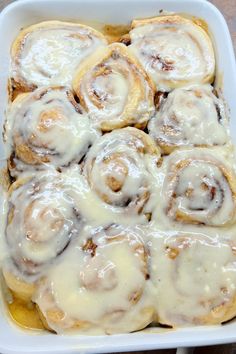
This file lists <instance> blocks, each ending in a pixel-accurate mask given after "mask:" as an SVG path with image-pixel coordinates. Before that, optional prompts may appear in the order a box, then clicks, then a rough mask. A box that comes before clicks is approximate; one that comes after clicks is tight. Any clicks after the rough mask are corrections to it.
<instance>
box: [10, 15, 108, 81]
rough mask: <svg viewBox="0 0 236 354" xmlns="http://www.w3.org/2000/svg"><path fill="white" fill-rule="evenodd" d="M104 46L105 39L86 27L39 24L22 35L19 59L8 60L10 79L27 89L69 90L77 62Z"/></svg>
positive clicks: (59, 23)
mask: <svg viewBox="0 0 236 354" xmlns="http://www.w3.org/2000/svg"><path fill="white" fill-rule="evenodd" d="M105 45H106V40H105V38H104V37H103V36H102V35H101V34H100V33H98V32H97V31H95V30H93V29H92V28H90V27H87V26H83V25H76V26H75V25H74V26H73V25H71V26H70V25H68V24H66V23H65V24H63V22H62V23H61V22H58V23H57V24H53V22H52V24H50V22H48V23H46V24H44V23H42V25H41V26H40V25H37V27H36V28H32V30H31V31H29V32H28V33H27V32H26V34H25V36H24V38H23V40H22V42H21V48H20V52H19V53H18V55H19V57H18V58H13V59H12V76H13V77H14V78H15V79H16V80H17V79H18V78H19V77H20V78H21V77H22V78H23V80H24V81H25V82H26V83H27V84H28V85H36V86H47V85H55V86H56V85H69V86H70V85H71V81H72V76H73V74H74V71H75V69H76V68H77V67H78V65H79V64H80V63H81V61H82V60H84V59H85V58H86V57H88V56H89V55H90V54H92V53H93V52H94V50H95V49H96V48H98V47H101V46H103V47H104V46H105Z"/></svg>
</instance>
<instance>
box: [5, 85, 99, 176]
mask: <svg viewBox="0 0 236 354" xmlns="http://www.w3.org/2000/svg"><path fill="white" fill-rule="evenodd" d="M7 121H8V125H9V135H11V142H12V152H13V157H12V158H11V159H10V160H9V168H10V170H11V173H12V175H15V174H17V173H19V172H20V171H25V170H27V169H32V166H35V167H37V168H46V167H47V166H50V167H55V168H60V167H63V166H68V165H69V164H71V163H78V162H79V161H80V160H81V158H82V157H83V156H84V155H85V154H86V152H87V150H88V148H89V146H90V145H91V144H92V143H93V142H94V141H95V140H96V139H97V138H98V137H99V135H100V133H99V131H97V130H96V129H94V128H93V127H92V125H91V123H90V121H89V118H88V117H87V115H86V114H85V113H84V112H82V109H81V107H80V106H79V105H78V103H77V102H76V101H75V99H74V96H73V94H72V92H71V91H70V90H69V89H67V88H65V87H53V88H48V87H46V88H40V89H37V90H35V91H34V92H32V93H25V94H21V95H20V96H18V97H17V99H16V100H15V101H14V102H13V103H12V105H11V107H10V110H9V112H8V114H7ZM8 138H9V136H8Z"/></svg>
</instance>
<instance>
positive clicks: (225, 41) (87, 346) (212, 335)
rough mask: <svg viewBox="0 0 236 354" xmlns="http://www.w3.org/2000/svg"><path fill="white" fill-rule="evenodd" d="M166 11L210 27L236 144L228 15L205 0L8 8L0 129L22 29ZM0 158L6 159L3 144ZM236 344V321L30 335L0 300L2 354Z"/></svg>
mask: <svg viewBox="0 0 236 354" xmlns="http://www.w3.org/2000/svg"><path fill="white" fill-rule="evenodd" d="M161 9H164V10H166V11H174V12H185V13H189V14H191V15H194V16H197V17H200V18H202V19H204V20H205V21H206V22H207V23H208V25H209V30H210V33H211V35H212V38H213V41H214V44H215V50H216V56H217V68H218V79H219V80H220V83H221V85H222V88H223V93H224V96H225V99H226V101H227V102H228V105H229V107H230V110H231V118H232V119H231V134H232V136H233V139H234V141H235V142H236V100H235V93H236V65H235V58H234V52H233V47H232V42H231V39H230V35H229V31H228V28H227V25H226V23H225V20H224V18H223V16H222V15H221V14H220V12H219V11H218V10H217V9H216V8H215V7H214V6H213V5H211V4H210V3H209V2H207V1H205V0H176V1H175V0H160V1H159V0H112V1H111V0H56V1H55V0H22V1H17V2H15V3H13V4H12V5H10V6H8V7H7V8H6V9H5V10H4V11H3V12H2V13H1V15H0V46H1V57H0V120H1V121H0V126H1V125H2V121H3V119H4V110H5V107H6V103H7V90H6V87H7V77H8V67H9V49H10V46H11V43H12V41H13V39H14V37H15V36H16V34H17V33H18V31H19V30H20V28H22V27H25V26H28V25H30V24H33V23H36V22H40V21H43V20H49V19H60V20H72V21H73V20H78V21H79V20H82V21H87V22H90V21H96V22H103V23H113V24H125V23H128V22H129V21H130V20H131V19H133V18H137V17H148V16H154V15H157V14H158V13H159V10H161ZM0 157H4V151H3V145H2V143H1V144H0ZM3 163H4V162H3ZM235 341H236V320H234V321H231V322H230V323H228V324H225V325H224V326H215V327H213V326H212V327H191V328H186V329H178V330H169V329H168V330H167V329H160V328H152V329H149V330H144V331H140V332H137V333H133V334H124V335H112V336H94V337H92V336H90V337H89V336H74V335H73V336H72V335H71V336H70V335H66V336H57V335H54V334H50V333H47V332H37V331H35V332H32V331H31V332H29V331H25V330H21V329H19V328H18V327H17V326H16V325H15V324H13V323H12V322H11V320H10V319H9V318H8V315H7V310H6V309H5V306H4V304H3V301H1V299H0V352H2V353H57V354H59V353H68V354H69V353H105V352H116V351H119V352H121V351H131V350H145V349H146V350H147V349H160V348H171V347H187V346H200V345H204V344H219V343H227V342H235Z"/></svg>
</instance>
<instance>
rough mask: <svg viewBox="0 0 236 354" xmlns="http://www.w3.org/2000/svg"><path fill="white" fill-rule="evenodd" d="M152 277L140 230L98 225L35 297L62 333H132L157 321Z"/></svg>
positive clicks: (41, 308)
mask: <svg viewBox="0 0 236 354" xmlns="http://www.w3.org/2000/svg"><path fill="white" fill-rule="evenodd" d="M147 277H148V273H147V260H146V251H145V247H144V245H143V243H142V241H141V237H140V231H139V230H138V229H137V230H135V229H133V230H131V229H129V228H125V229H124V228H123V227H122V226H117V225H113V226H110V227H108V228H106V229H103V228H98V229H93V230H90V231H86V232H85V235H84V242H83V243H81V245H77V246H76V247H71V248H70V250H69V252H67V253H66V254H65V255H64V259H63V262H61V263H60V262H59V263H57V264H55V266H54V267H53V268H52V269H51V270H50V272H49V273H48V275H47V278H46V280H45V281H42V283H41V286H40V288H39V291H38V293H37V294H36V295H35V297H34V301H35V302H36V303H37V305H38V307H39V310H40V311H41V313H42V315H43V316H44V320H45V321H46V323H47V324H48V326H49V328H51V329H53V330H54V331H56V332H57V333H61V332H64V331H67V330H73V329H74V330H75V329H76V330H77V332H78V331H80V332H84V331H89V330H90V329H92V331H93V333H97V332H103V333H104V332H105V333H107V334H109V333H118V332H124V331H126V332H131V331H134V330H137V329H141V328H143V327H145V326H146V325H147V324H149V323H150V322H151V320H152V316H153V307H152V306H151V305H150V303H149V301H148V300H147V299H146V294H145V287H146V283H147V282H148V281H147ZM68 294H70V295H71V296H68Z"/></svg>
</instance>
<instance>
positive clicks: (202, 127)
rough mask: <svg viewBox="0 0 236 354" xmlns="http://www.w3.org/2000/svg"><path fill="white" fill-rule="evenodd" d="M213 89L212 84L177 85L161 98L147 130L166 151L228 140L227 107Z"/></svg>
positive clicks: (213, 144)
mask: <svg viewBox="0 0 236 354" xmlns="http://www.w3.org/2000/svg"><path fill="white" fill-rule="evenodd" d="M212 90H213V88H212V87H211V86H210V85H204V86H200V85H195V86H192V87H185V88H178V89H175V90H173V91H172V92H171V93H169V95H168V97H167V98H166V99H164V100H162V102H161V105H160V108H159V111H158V112H157V113H156V115H155V117H153V118H152V119H151V120H150V122H149V125H148V130H149V134H150V135H151V136H152V137H153V139H154V140H155V141H156V142H157V144H158V145H159V146H160V147H161V149H162V151H163V152H164V153H165V154H169V153H170V152H171V151H173V150H174V149H175V148H178V147H183V146H203V147H207V146H216V145H224V144H226V143H227V141H228V140H229V134H228V118H227V116H226V111H225V107H224V104H223V102H222V100H220V99H219V98H217V97H216V96H215V94H214V93H213V92H212ZM209 132H210V134H209Z"/></svg>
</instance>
